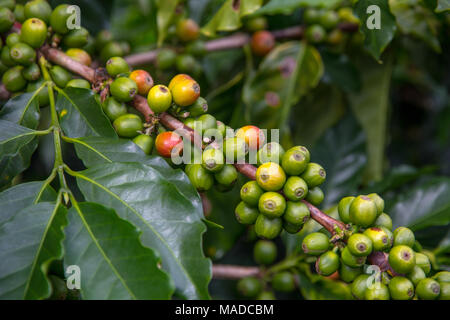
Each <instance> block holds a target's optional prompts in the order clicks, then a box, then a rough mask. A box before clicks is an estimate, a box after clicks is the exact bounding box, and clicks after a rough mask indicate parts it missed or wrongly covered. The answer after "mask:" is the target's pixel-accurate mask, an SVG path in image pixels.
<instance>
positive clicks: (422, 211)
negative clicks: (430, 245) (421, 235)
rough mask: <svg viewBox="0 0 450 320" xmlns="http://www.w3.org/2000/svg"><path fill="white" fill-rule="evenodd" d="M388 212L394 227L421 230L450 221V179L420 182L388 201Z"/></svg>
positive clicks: (443, 224)
mask: <svg viewBox="0 0 450 320" xmlns="http://www.w3.org/2000/svg"><path fill="white" fill-rule="evenodd" d="M386 212H387V213H389V214H390V215H391V217H392V222H393V225H394V227H398V226H407V227H409V228H411V229H412V230H420V229H424V228H426V227H429V226H445V225H446V224H449V223H450V179H449V178H440V179H435V180H432V181H430V182H428V183H424V184H420V185H418V186H417V187H415V188H414V189H412V190H409V191H408V192H406V193H405V194H400V195H398V196H397V198H396V199H395V200H393V201H390V202H389V203H387V208H386Z"/></svg>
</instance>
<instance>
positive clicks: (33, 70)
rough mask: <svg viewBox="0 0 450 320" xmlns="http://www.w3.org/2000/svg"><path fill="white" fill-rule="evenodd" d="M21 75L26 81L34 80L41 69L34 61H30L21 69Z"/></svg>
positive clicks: (39, 75)
mask: <svg viewBox="0 0 450 320" xmlns="http://www.w3.org/2000/svg"><path fill="white" fill-rule="evenodd" d="M22 75H23V77H24V78H25V80H27V81H36V80H38V79H39V78H40V77H41V69H40V68H39V66H38V65H37V64H36V63H32V64H30V65H29V66H28V67H26V68H24V69H23V71H22Z"/></svg>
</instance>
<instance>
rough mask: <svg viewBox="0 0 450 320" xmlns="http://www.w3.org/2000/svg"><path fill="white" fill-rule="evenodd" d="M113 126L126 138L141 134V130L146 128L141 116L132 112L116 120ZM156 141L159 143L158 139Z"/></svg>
mask: <svg viewBox="0 0 450 320" xmlns="http://www.w3.org/2000/svg"><path fill="white" fill-rule="evenodd" d="M113 126H114V129H116V132H117V134H118V135H119V136H121V137H124V138H134V137H136V136H137V135H138V134H139V131H142V130H143V129H144V126H143V124H142V120H141V118H140V117H139V116H137V115H135V114H130V113H127V114H124V115H122V116H120V117H118V118H117V119H116V120H114V122H113ZM156 143H157V144H158V139H157V140H156Z"/></svg>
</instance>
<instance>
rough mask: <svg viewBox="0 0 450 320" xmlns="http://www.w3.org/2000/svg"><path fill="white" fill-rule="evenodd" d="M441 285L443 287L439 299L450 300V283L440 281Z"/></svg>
mask: <svg viewBox="0 0 450 320" xmlns="http://www.w3.org/2000/svg"><path fill="white" fill-rule="evenodd" d="M439 286H440V287H441V292H440V294H439V300H450V283H448V282H441V283H439Z"/></svg>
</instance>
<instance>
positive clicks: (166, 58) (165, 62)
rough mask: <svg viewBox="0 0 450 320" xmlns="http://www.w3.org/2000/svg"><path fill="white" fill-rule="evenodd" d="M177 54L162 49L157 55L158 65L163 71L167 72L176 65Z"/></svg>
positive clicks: (170, 50)
mask: <svg viewBox="0 0 450 320" xmlns="http://www.w3.org/2000/svg"><path fill="white" fill-rule="evenodd" d="M176 58H177V54H176V52H175V51H173V50H172V49H161V50H159V51H158V53H157V55H156V65H157V66H158V68H159V69H161V70H167V69H169V68H171V67H173V65H174V64H175V59H176Z"/></svg>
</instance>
